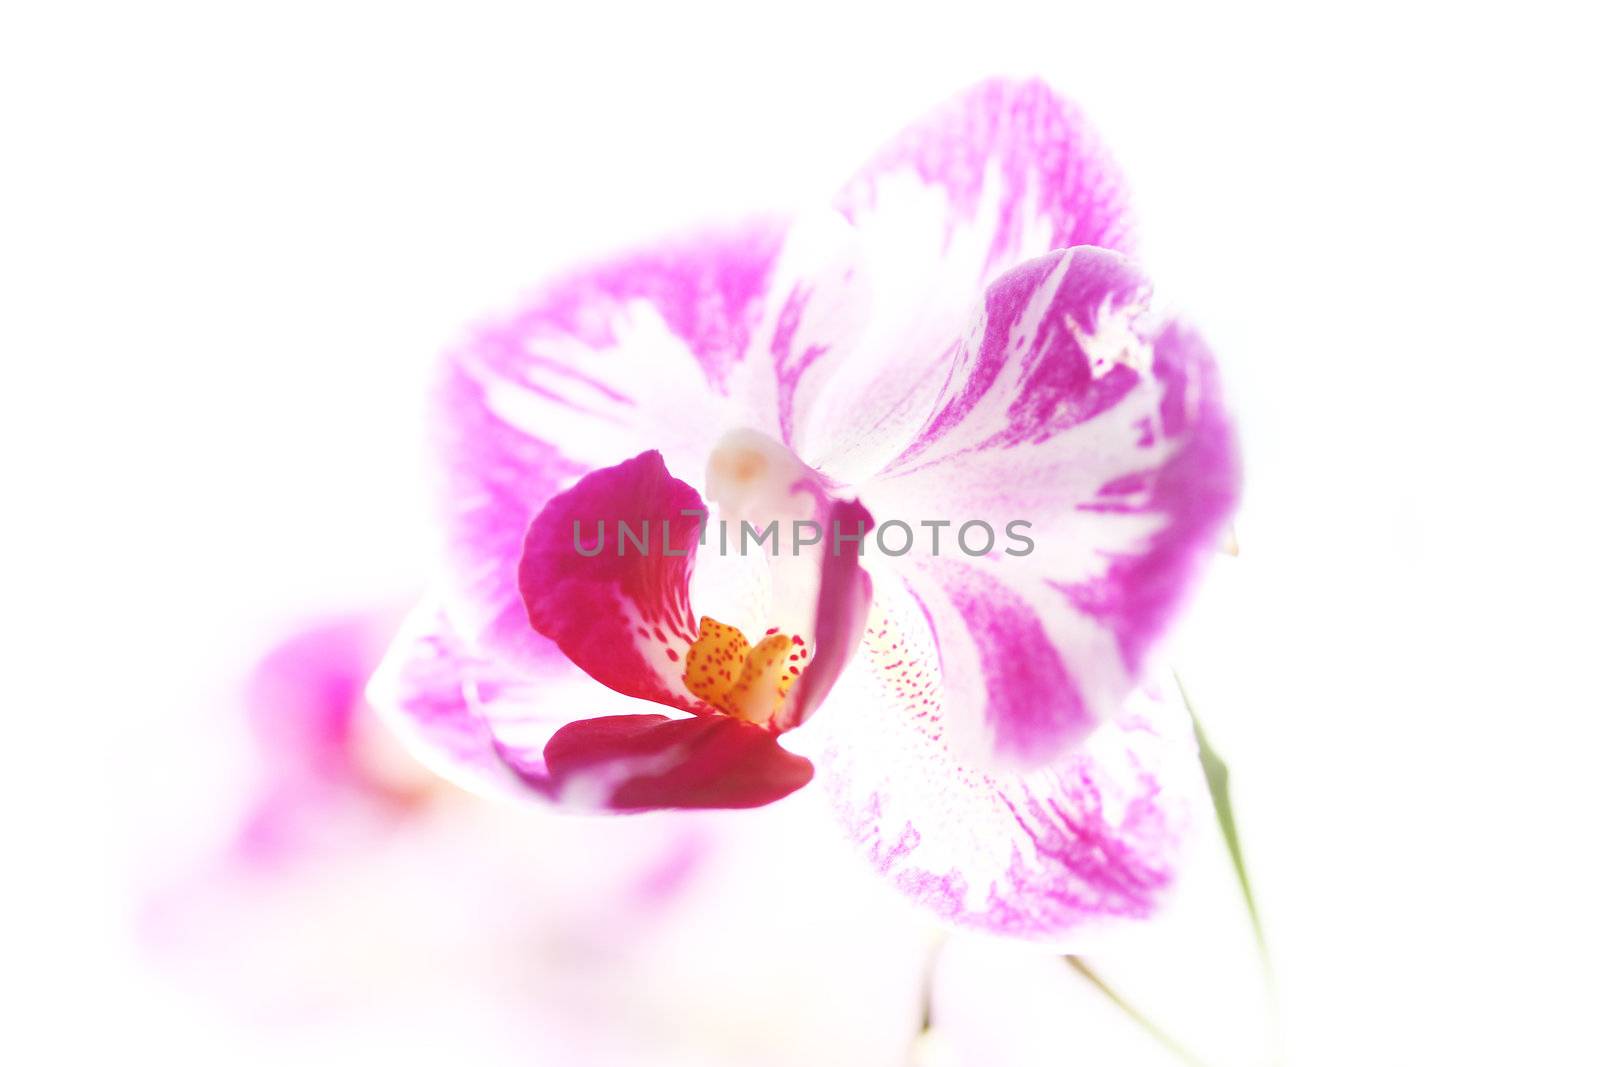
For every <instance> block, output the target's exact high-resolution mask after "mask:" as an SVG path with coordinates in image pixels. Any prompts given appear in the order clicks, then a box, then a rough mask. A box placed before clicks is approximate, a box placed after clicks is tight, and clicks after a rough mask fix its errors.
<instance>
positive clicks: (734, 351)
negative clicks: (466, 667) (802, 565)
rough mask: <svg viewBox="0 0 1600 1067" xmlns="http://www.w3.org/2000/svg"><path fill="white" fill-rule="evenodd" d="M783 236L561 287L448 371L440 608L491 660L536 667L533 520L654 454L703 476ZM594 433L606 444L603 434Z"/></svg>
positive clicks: (617, 263) (543, 292)
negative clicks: (527, 581) (564, 493)
mask: <svg viewBox="0 0 1600 1067" xmlns="http://www.w3.org/2000/svg"><path fill="white" fill-rule="evenodd" d="M783 232H784V226H783V224H782V223H781V222H774V221H771V220H757V221H755V222H752V223H750V224H748V225H745V226H743V227H741V228H738V229H736V230H730V231H726V232H719V233H704V234H699V235H696V236H693V237H691V238H687V239H684V240H679V241H673V242H666V243H663V244H660V245H658V246H655V247H652V248H648V249H645V250H643V251H640V252H636V253H633V254H629V255H625V256H621V257H618V258H617V259H614V260H611V261H609V262H604V263H600V264H597V265H593V266H590V267H587V268H583V269H580V270H577V271H574V272H572V273H569V274H567V275H564V276H561V277H558V278H555V279H553V280H551V281H549V282H547V283H545V284H544V285H542V286H541V287H540V288H539V290H538V291H537V292H536V293H535V295H534V296H533V298H532V299H531V301H530V302H529V303H528V304H527V306H526V307H525V308H524V310H522V311H520V312H519V313H517V314H515V315H513V316H511V317H509V318H506V319H504V320H501V321H498V322H495V323H491V324H489V325H487V326H485V327H484V328H482V329H480V330H479V331H478V332H477V333H476V334H475V335H474V336H472V337H471V338H470V339H468V340H467V341H466V342H465V343H464V344H462V345H461V346H459V347H458V348H457V349H456V350H455V351H453V352H451V353H450V355H449V357H448V359H447V360H446V363H445V367H444V373H443V378H442V380H441V382H440V384H439V388H438V392H437V397H436V403H435V406H436V410H437V415H438V426H439V442H438V448H439V452H440V454H441V456H442V471H441V473H442V475H443V478H442V482H443V484H442V486H441V489H442V497H443V505H444V513H445V532H446V538H447V541H446V561H445V572H444V575H443V584H444V588H443V595H444V598H445V601H446V606H447V608H448V610H449V612H450V615H451V618H452V620H453V621H454V623H455V625H456V626H457V628H458V629H459V630H460V632H461V634H462V636H463V637H465V638H466V639H468V640H469V641H470V642H471V643H472V644H473V645H474V646H476V647H480V648H482V649H483V650H484V651H485V652H490V653H495V654H498V655H505V656H509V657H511V658H513V659H520V660H522V661H523V662H532V661H535V660H537V659H538V656H539V652H538V648H537V646H538V644H539V640H540V639H539V637H538V635H537V634H535V633H533V632H532V631H530V630H529V628H528V625H527V618H526V614H525V611H524V608H523V604H522V600H521V597H520V595H519V592H518V588H517V583H516V570H517V560H518V558H519V555H520V553H521V551H522V542H523V535H524V533H525V532H526V531H527V528H528V523H529V521H530V520H531V519H532V518H533V517H534V516H535V515H537V514H538V513H539V510H540V509H541V508H542V507H543V506H544V505H545V503H546V501H548V500H549V499H550V497H551V496H552V495H554V494H555V493H556V492H557V491H558V490H559V489H561V488H562V487H564V486H566V485H569V484H571V483H572V482H573V481H575V480H576V479H577V478H579V477H581V476H582V475H583V474H585V473H587V472H588V471H591V470H593V469H595V468H598V467H603V466H607V465H609V464H612V463H615V462H617V461H618V460H620V459H622V458H624V457H627V456H631V455H636V454H638V453H639V452H642V451H644V450H646V449H649V448H656V449H660V450H661V451H662V452H664V453H665V454H666V456H667V458H668V460H669V461H670V462H671V463H672V464H673V466H674V468H675V469H680V470H684V471H696V472H698V471H699V470H702V469H703V468H704V464H705V456H706V453H707V452H708V451H709V449H710V447H711V445H712V443H713V441H714V438H715V435H716V434H717V433H718V432H720V429H721V428H722V427H723V426H725V425H731V424H733V422H735V421H736V420H734V419H732V418H725V417H724V416H723V414H722V412H723V409H724V408H725V407H726V406H727V403H728V402H727V400H726V397H725V394H726V392H727V378H728V375H729V373H730V368H731V367H732V366H733V365H734V364H736V363H737V362H739V361H740V360H741V359H742V358H743V356H744V352H745V349H746V347H747V345H748V343H749V337H750V333H751V330H752V328H753V326H754V324H755V322H756V321H757V320H758V318H759V316H760V310H761V307H762V299H763V296H764V293H765V290H766V285H767V280H768V275H769V274H770V271H771V267H772V262H773V260H774V258H775V256H776V254H777V250H778V246H779V243H780V241H781V238H782V235H783ZM601 428H603V430H602V429H601Z"/></svg>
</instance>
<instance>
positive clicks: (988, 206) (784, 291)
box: [750, 80, 1133, 483]
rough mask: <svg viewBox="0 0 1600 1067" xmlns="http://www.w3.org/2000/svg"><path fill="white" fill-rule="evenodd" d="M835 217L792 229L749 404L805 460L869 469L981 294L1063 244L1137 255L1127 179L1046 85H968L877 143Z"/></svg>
mask: <svg viewBox="0 0 1600 1067" xmlns="http://www.w3.org/2000/svg"><path fill="white" fill-rule="evenodd" d="M835 203H836V208H837V211H836V212H835V213H834V214H832V215H831V216H823V217H818V218H815V219H807V220H802V222H801V223H799V224H797V226H796V228H795V229H794V230H792V231H791V234H790V239H789V241H788V243H787V244H786V246H785V250H784V255H783V257H782V259H781V260H780V263H779V267H778V270H777V275H776V277H775V279H774V281H773V283H772V291H773V299H772V300H771V301H770V302H769V305H768V309H767V318H766V321H765V323H764V325H763V328H762V330H761V331H760V332H759V333H758V335H757V341H758V346H757V355H761V356H770V358H771V362H772V380H771V383H770V385H769V386H768V389H767V391H766V392H764V393H763V392H760V391H759V390H758V391H757V393H756V395H755V396H754V397H753V398H752V400H751V402H750V403H751V406H752V407H753V408H755V409H757V410H768V411H770V413H771V414H770V422H768V423H766V424H763V425H762V428H763V429H767V430H768V431H769V432H772V433H774V435H776V436H779V437H781V439H782V440H783V441H784V442H785V443H787V444H789V445H790V446H791V447H792V448H794V449H795V451H796V452H797V453H798V454H799V455H800V457H801V458H802V459H804V460H805V461H806V462H807V463H808V464H810V465H811V466H813V467H815V468H817V469H818V470H820V471H822V472H823V473H824V474H826V475H828V476H829V477H831V478H833V479H835V480H836V481H839V482H842V483H852V482H855V481H857V480H859V479H860V478H862V477H864V476H865V475H867V474H870V473H871V472H872V471H873V470H875V469H877V467H879V466H881V465H882V463H883V462H885V461H887V460H888V459H889V458H890V457H892V456H893V455H894V454H895V453H896V452H897V451H898V450H899V449H900V448H901V447H903V446H904V444H905V442H906V439H907V438H908V437H909V435H910V434H912V433H914V432H915V431H916V429H917V428H918V426H920V424H921V421H922V419H923V417H924V416H925V415H926V413H927V411H928V410H929V408H930V407H931V405H932V403H933V401H934V399H935V397H936V395H937V391H938V388H939V385H940V383H941V382H942V380H943V377H944V371H945V369H946V368H948V366H949V365H950V362H951V361H952V359H953V358H954V355H955V352H954V349H953V346H952V342H953V341H954V340H955V339H956V338H958V337H959V336H960V333H961V329H962V327H963V325H964V324H965V315H966V311H967V308H968V307H969V306H970V303H971V301H972V299H973V297H974V295H975V294H977V293H981V292H982V291H983V290H984V288H985V287H986V286H987V285H988V284H989V283H990V282H992V281H993V280H994V279H995V278H997V277H998V276H999V275H1000V274H1001V273H1002V272H1003V271H1005V270H1007V269H1009V268H1010V267H1011V266H1013V265H1015V264H1016V263H1019V262H1021V261H1023V260H1025V259H1029V258H1032V257H1035V256H1039V255H1043V254H1044V253H1045V252H1048V251H1050V250H1051V249H1055V248H1065V247H1069V246H1072V245H1086V244H1088V245H1098V246H1102V247H1108V248H1114V249H1118V250H1123V251H1129V250H1131V248H1132V237H1131V235H1132V230H1133V227H1132V224H1131V221H1130V217H1129V212H1128V209H1127V202H1126V196H1125V193H1124V187H1123V181H1122V178H1121V175H1120V173H1119V171H1118V169H1117V167H1116V166H1115V164H1114V163H1112V161H1111V159H1110V157H1109V155H1108V154H1107V153H1106V152H1105V150H1104V149H1103V148H1102V147H1101V145H1100V143H1099V141H1098V139H1097V138H1096V137H1095V135H1094V134H1093V132H1092V131H1091V130H1090V129H1089V127H1088V124H1087V123H1086V122H1085V121H1084V119H1083V117H1082V116H1081V115H1080V114H1079V112H1078V110H1077V109H1076V108H1075V107H1073V106H1072V105H1071V104H1069V103H1068V102H1066V101H1065V100H1063V99H1062V98H1061V97H1060V96H1058V95H1057V94H1056V93H1055V92H1053V91H1052V90H1051V89H1050V87H1049V86H1048V85H1046V84H1044V83H1043V82H1041V81H1037V80H1033V81H1010V80H994V81H988V82H984V83H982V84H979V85H977V86H975V87H973V88H972V89H970V90H968V91H966V92H964V93H962V94H961V95H959V96H957V97H956V98H954V99H953V100H951V101H949V102H948V103H946V104H945V105H943V106H942V107H939V108H937V109H935V110H934V111H933V112H931V113H930V114H929V115H927V116H926V117H925V118H923V119H921V120H920V121H918V122H916V123H914V124H912V125H911V126H910V127H909V128H908V129H906V130H905V131H904V132H903V133H901V134H900V135H899V136H897V137H895V138H894V139H892V140H891V141H890V142H889V143H888V144H887V145H885V146H884V148H883V149H882V150H881V151H879V152H878V153H877V154H876V155H875V156H874V157H873V158H872V160H871V161H870V162H869V163H868V164H867V166H866V167H865V168H863V169H862V171H861V172H860V173H859V174H858V175H857V176H856V177H855V178H854V179H852V180H851V181H850V182H849V183H848V184H847V185H846V186H845V187H844V189H843V190H842V191H841V192H840V194H839V196H838V197H837V199H836V202H835Z"/></svg>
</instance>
